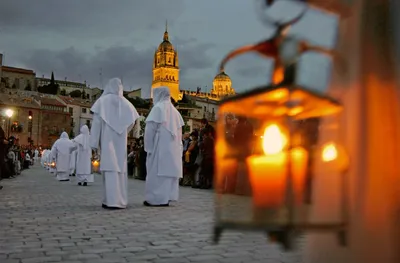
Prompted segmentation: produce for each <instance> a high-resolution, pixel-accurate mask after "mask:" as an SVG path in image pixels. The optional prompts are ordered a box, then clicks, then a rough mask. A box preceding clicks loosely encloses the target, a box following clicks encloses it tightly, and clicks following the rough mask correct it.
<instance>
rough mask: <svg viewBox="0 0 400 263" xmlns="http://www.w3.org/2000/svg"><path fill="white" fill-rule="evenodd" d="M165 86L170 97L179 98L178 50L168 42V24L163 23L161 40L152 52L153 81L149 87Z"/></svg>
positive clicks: (176, 99)
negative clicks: (163, 30)
mask: <svg viewBox="0 0 400 263" xmlns="http://www.w3.org/2000/svg"><path fill="white" fill-rule="evenodd" d="M160 86H167V87H168V88H169V90H170V92H171V97H172V98H173V99H174V100H175V101H178V100H179V60H178V51H176V50H175V49H174V47H173V46H172V44H171V42H169V35H168V24H166V25H165V32H164V38H163V42H161V44H160V45H159V46H158V49H157V50H156V51H155V53H154V60H153V81H152V85H151V88H152V89H154V88H157V87H160ZM152 94H153V92H152Z"/></svg>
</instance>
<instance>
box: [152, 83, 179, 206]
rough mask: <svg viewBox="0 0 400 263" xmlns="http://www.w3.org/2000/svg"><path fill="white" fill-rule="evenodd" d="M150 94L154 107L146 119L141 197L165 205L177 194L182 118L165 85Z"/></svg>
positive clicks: (176, 196)
mask: <svg viewBox="0 0 400 263" xmlns="http://www.w3.org/2000/svg"><path fill="white" fill-rule="evenodd" d="M153 94H154V98H153V102H154V107H153V108H152V110H151V112H150V114H149V116H148V117H147V119H146V128H145V134H144V149H145V151H146V152H147V159H146V168H147V177H146V193H145V199H146V201H147V203H149V204H150V205H166V204H168V203H169V202H170V201H177V200H178V197H179V178H181V177H182V152H183V145H182V126H183V125H184V122H183V119H182V116H181V114H180V113H179V112H178V110H176V109H175V107H174V106H173V105H172V103H171V95H170V91H169V88H168V87H159V88H156V89H154V90H153Z"/></svg>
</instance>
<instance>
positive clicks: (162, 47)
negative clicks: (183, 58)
mask: <svg viewBox="0 0 400 263" xmlns="http://www.w3.org/2000/svg"><path fill="white" fill-rule="evenodd" d="M158 51H175V50H174V46H172V44H171V42H169V41H168V40H164V41H163V42H161V44H160V45H159V46H158Z"/></svg>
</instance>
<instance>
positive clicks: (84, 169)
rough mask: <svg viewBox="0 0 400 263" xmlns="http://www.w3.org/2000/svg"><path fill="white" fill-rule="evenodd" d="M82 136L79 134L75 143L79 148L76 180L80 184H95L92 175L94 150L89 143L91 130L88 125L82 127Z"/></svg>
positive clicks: (77, 151)
mask: <svg viewBox="0 0 400 263" xmlns="http://www.w3.org/2000/svg"><path fill="white" fill-rule="evenodd" d="M80 131H81V134H79V135H78V136H77V137H75V139H74V140H73V142H74V143H75V146H76V147H77V150H76V151H75V152H76V157H77V158H76V170H75V172H76V180H77V181H78V183H93V182H94V178H93V174H92V162H91V159H92V148H90V145H89V141H90V135H89V128H88V126H87V125H83V126H82V127H81V130H80Z"/></svg>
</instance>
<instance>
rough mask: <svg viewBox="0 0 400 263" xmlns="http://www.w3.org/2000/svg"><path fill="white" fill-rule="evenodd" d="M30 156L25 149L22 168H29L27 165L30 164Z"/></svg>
mask: <svg viewBox="0 0 400 263" xmlns="http://www.w3.org/2000/svg"><path fill="white" fill-rule="evenodd" d="M31 161H32V160H31V156H30V154H29V152H28V151H25V159H24V161H23V162H24V169H29V165H31Z"/></svg>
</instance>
